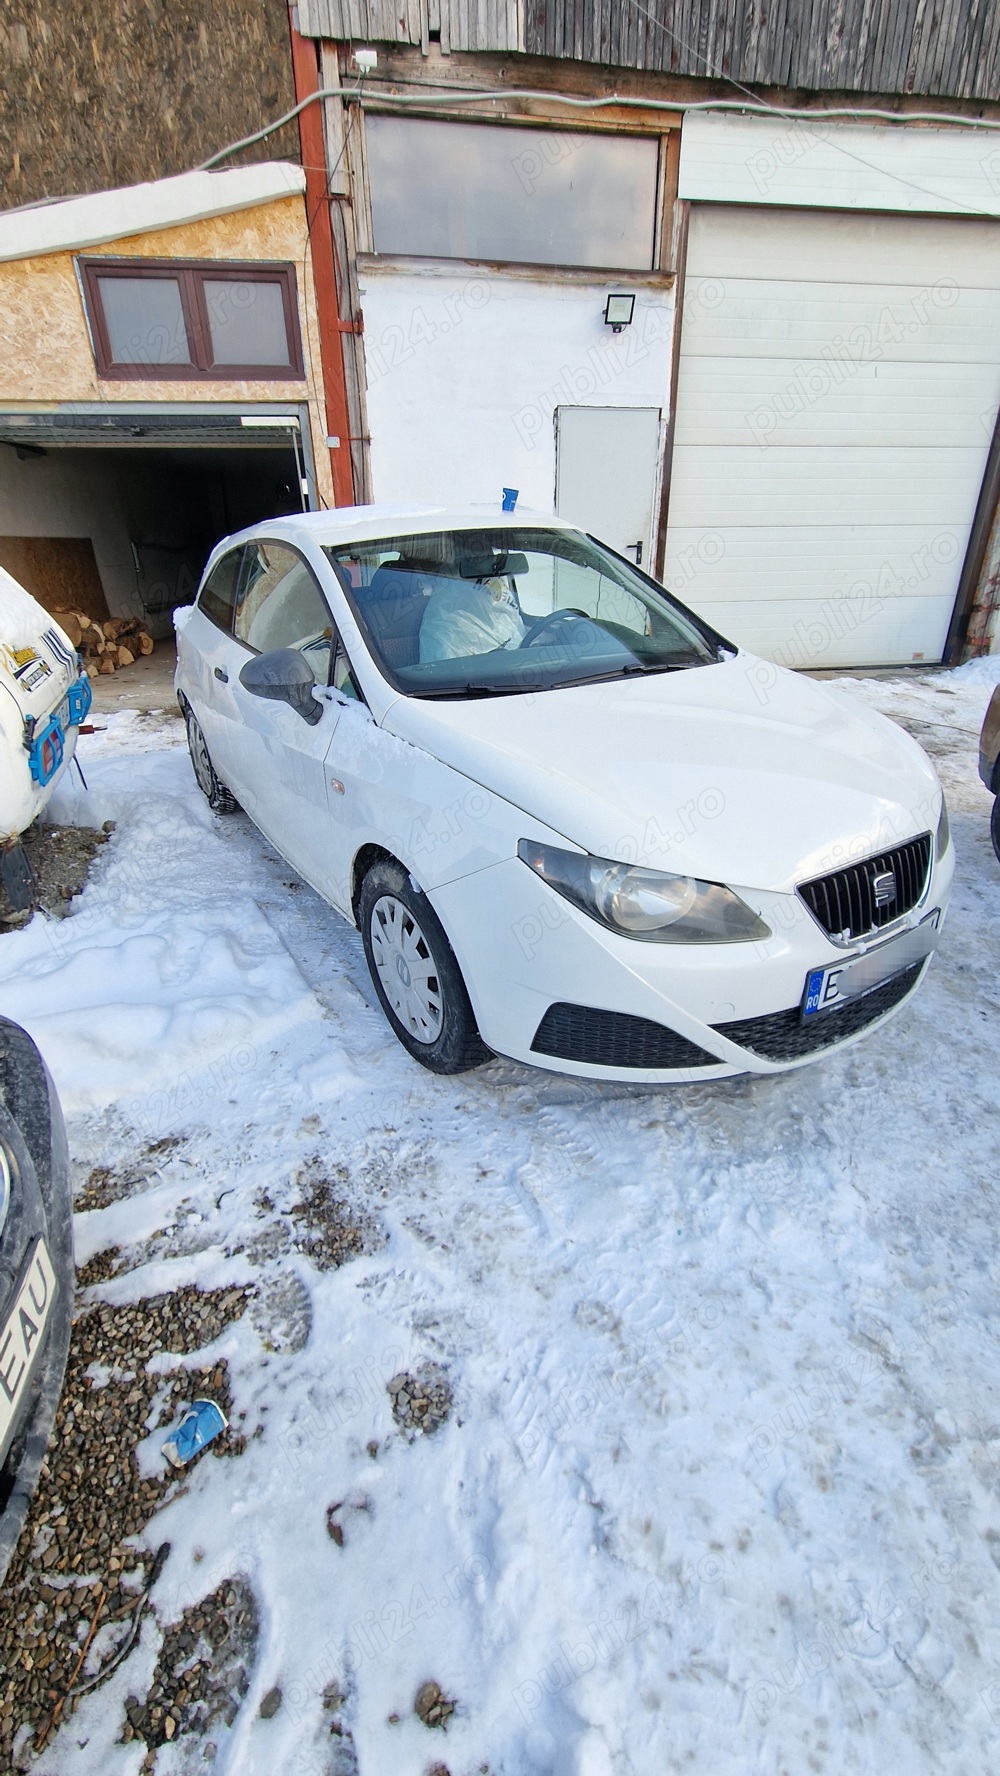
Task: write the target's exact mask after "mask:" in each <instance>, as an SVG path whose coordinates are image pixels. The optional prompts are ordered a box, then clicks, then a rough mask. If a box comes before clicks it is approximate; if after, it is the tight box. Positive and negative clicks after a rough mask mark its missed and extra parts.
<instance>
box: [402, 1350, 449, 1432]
mask: <svg viewBox="0 0 1000 1776" xmlns="http://www.w3.org/2000/svg"><path fill="white" fill-rule="evenodd" d="M388 1393H389V1398H390V1400H391V1401H392V1416H393V1418H394V1419H395V1420H396V1423H397V1424H398V1425H399V1427H400V1429H401V1430H403V1431H406V1432H407V1433H408V1434H409V1435H410V1437H411V1438H412V1437H414V1436H416V1434H417V1433H418V1432H423V1434H424V1436H425V1437H430V1436H432V1435H433V1433H434V1432H435V1431H436V1430H439V1429H440V1427H441V1425H443V1424H444V1423H445V1420H446V1419H447V1418H448V1416H449V1414H450V1412H451V1386H450V1383H449V1381H448V1377H447V1375H446V1374H445V1371H444V1370H443V1369H440V1368H439V1367H438V1365H437V1364H436V1363H421V1364H420V1365H419V1367H418V1368H417V1369H416V1370H414V1371H413V1373H412V1374H411V1373H408V1372H407V1371H406V1370H400V1372H399V1374H398V1375H394V1376H393V1378H392V1380H391V1381H390V1382H389V1385H388Z"/></svg>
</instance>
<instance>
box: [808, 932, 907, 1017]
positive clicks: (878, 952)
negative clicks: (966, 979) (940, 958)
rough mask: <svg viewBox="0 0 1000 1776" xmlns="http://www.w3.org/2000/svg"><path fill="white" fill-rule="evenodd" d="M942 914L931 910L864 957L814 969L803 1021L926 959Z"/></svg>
mask: <svg viewBox="0 0 1000 1776" xmlns="http://www.w3.org/2000/svg"><path fill="white" fill-rule="evenodd" d="M940 916H941V915H940V913H939V912H938V911H937V910H935V911H934V912H933V913H929V914H928V916H927V918H926V919H924V920H922V921H921V923H920V924H919V925H918V926H917V927H916V929H915V930H912V931H903V932H901V933H900V935H899V936H898V937H892V938H890V939H889V941H888V943H884V944H879V946H878V948H877V949H874V950H868V951H867V953H866V954H865V955H863V956H854V957H849V958H848V959H847V960H846V961H844V962H833V963H831V964H830V965H829V966H828V967H827V968H814V969H813V970H812V972H811V973H810V974H807V975H806V986H805V992H804V994H803V997H802V1021H803V1023H805V1022H806V1021H807V1020H808V1019H810V1018H814V1017H825V1016H826V1015H827V1013H828V1012H833V1011H841V1010H842V1009H843V1007H844V1006H845V1005H849V1004H850V1002H851V1000H852V999H863V998H864V996H865V994H866V993H874V991H875V989H876V987H883V986H884V985H885V983H886V981H890V980H893V979H894V978H895V976H896V975H897V974H905V973H906V970H907V969H908V968H913V967H914V966H915V964H916V963H918V962H923V961H924V960H925V959H926V958H927V957H928V956H929V955H930V954H931V952H932V951H933V950H934V948H935V947H936V945H937V940H938V936H939V932H938V922H939V920H940Z"/></svg>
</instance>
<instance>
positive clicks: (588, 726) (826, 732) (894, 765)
mask: <svg viewBox="0 0 1000 1776" xmlns="http://www.w3.org/2000/svg"><path fill="white" fill-rule="evenodd" d="M384 726H385V727H387V728H389V729H390V730H391V731H392V732H393V733H395V734H398V735H399V736H400V737H401V738H403V739H405V740H409V741H411V742H412V743H413V744H414V745H416V746H419V747H422V748H423V749H424V750H425V751H426V752H429V753H432V754H433V755H434V756H435V757H436V758H439V759H441V760H442V761H443V762H444V763H446V764H448V765H450V766H451V767H452V768H453V769H454V770H456V771H460V772H462V773H463V774H464V775H465V776H466V777H470V778H472V779H473V780H474V781H475V782H477V783H479V784H481V785H482V786H483V787H484V788H485V789H488V790H490V791H492V792H493V793H494V794H496V795H498V796H502V797H503V798H504V800H505V801H507V802H510V803H512V804H513V805H514V806H515V807H519V808H521V809H523V810H524V812H525V815H526V816H529V815H534V816H535V817H536V819H537V820H539V821H543V822H544V823H545V825H546V826H547V827H549V828H550V829H551V830H552V831H554V832H558V833H562V834H564V835H565V837H566V838H567V839H568V840H570V841H571V842H572V843H574V844H576V845H579V846H580V847H582V848H583V849H584V850H586V851H589V852H591V853H593V854H594V855H596V856H600V857H611V858H615V859H617V860H618V861H621V862H625V863H634V862H640V863H646V864H648V865H649V866H650V867H652V868H655V869H667V870H675V871H678V872H679V873H682V874H690V875H694V876H700V877H701V878H703V879H704V880H707V881H721V882H728V883H730V884H732V885H733V886H736V887H740V886H742V887H748V888H749V887H756V888H760V889H765V890H777V891H787V890H788V889H790V888H792V887H794V885H795V884H796V882H801V881H807V880H808V879H809V878H810V877H811V876H816V875H822V874H823V873H824V872H826V871H828V870H831V869H835V868H837V867H838V865H839V864H841V863H843V862H845V861H847V860H848V859H850V858H859V857H863V856H865V855H868V854H870V853H872V852H873V851H877V850H881V849H886V848H888V847H889V846H891V845H896V844H899V843H901V842H902V841H904V840H906V839H909V838H913V837H915V836H916V835H917V834H918V833H922V832H927V831H928V830H933V828H934V826H935V825H936V822H937V817H938V811H939V805H940V803H939V796H940V791H939V788H938V783H937V777H936V775H935V772H934V769H933V767H932V765H931V763H930V761H929V759H928V758H927V756H926V754H925V753H924V752H923V750H922V749H921V747H919V746H918V745H917V743H916V741H915V740H912V739H911V738H910V736H909V735H908V734H905V733H904V732H903V730H902V729H901V728H898V727H897V726H896V725H895V723H893V722H890V721H888V720H887V719H886V717H884V716H881V715H879V714H877V713H876V712H875V711H874V710H870V709H868V708H866V707H865V706H864V705H862V704H861V703H860V702H858V703H855V702H853V701H852V700H851V699H850V698H849V696H848V695H846V694H845V693H844V692H842V691H838V690H835V689H833V688H831V687H829V686H827V685H826V684H820V683H817V682H816V681H814V680H811V679H807V678H801V677H799V676H798V675H797V674H795V673H793V672H789V671H786V670H784V669H782V668H780V667H774V666H771V665H770V664H769V663H767V662H765V661H761V660H757V659H756V658H755V657H754V656H752V655H748V654H742V653H741V654H739V655H737V656H736V657H735V658H731V659H727V660H725V661H723V662H720V663H719V664H717V665H711V666H702V667H695V668H692V669H690V670H688V671H681V672H671V673H666V674H657V675H651V676H649V677H646V678H641V679H631V680H628V681H625V682H621V683H619V682H615V681H612V682H609V683H605V684H592V685H579V686H572V687H566V688H564V689H561V690H553V691H542V692H535V693H532V694H529V695H525V696H510V697H492V698H481V699H470V700H465V701H433V700H427V699H417V698H410V697H406V698H400V699H399V700H398V701H397V702H395V703H394V704H392V705H391V707H390V709H389V710H388V711H387V713H386V716H385V717H384ZM524 836H525V837H526V838H530V837H532V836H533V835H532V831H531V826H530V822H528V821H526V825H525V835H524Z"/></svg>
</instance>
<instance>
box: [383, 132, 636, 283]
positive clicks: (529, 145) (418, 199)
mask: <svg viewBox="0 0 1000 1776" xmlns="http://www.w3.org/2000/svg"><path fill="white" fill-rule="evenodd" d="M365 129H366V138H367V146H368V169H369V180H370V186H371V202H372V224H373V230H374V236H375V250H376V252H378V253H410V254H416V255H421V256H424V257H427V258H431V259H493V260H497V259H504V260H511V261H513V262H515V263H518V262H520V263H522V264H530V265H592V266H606V267H608V268H609V269H618V270H634V271H648V270H649V269H650V268H651V266H652V263H653V231H654V219H655V213H656V179H657V164H658V153H659V150H658V145H657V142H656V141H654V140H653V139H652V138H649V137H638V136H605V135H596V134H595V135H590V134H588V135H584V134H582V133H575V134H574V133H572V132H567V131H562V130H534V129H519V128H506V127H504V126H503V125H500V124H474V123H445V122H438V121H436V120H434V119H432V118H420V117H385V116H381V115H379V114H377V113H376V114H369V115H368V117H367V118H366V120H365Z"/></svg>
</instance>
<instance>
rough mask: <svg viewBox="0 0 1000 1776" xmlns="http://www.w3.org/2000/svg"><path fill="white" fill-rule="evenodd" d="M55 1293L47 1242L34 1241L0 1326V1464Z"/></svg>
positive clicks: (33, 1366)
mask: <svg viewBox="0 0 1000 1776" xmlns="http://www.w3.org/2000/svg"><path fill="white" fill-rule="evenodd" d="M55 1294H56V1273H55V1271H54V1270H53V1268H52V1260H51V1258H50V1257H49V1254H48V1248H47V1247H46V1244H45V1241H44V1240H43V1239H39V1240H36V1241H35V1244H34V1246H33V1247H32V1250H31V1254H30V1256H29V1258H28V1262H27V1265H26V1267H25V1269H24V1271H23V1272H22V1274H21V1281H20V1283H19V1284H18V1288H17V1293H16V1295H15V1297H14V1304H13V1306H12V1307H11V1309H10V1312H9V1313H8V1314H7V1316H6V1318H5V1319H4V1321H3V1324H2V1325H0V1461H3V1459H4V1458H5V1457H6V1454H7V1445H8V1443H9V1442H10V1439H11V1436H12V1435H13V1431H14V1426H15V1424H16V1422H17V1417H18V1414H19V1412H20V1410H21V1405H22V1403H23V1401H24V1397H25V1395H26V1393H27V1391H28V1388H29V1386H30V1384H31V1377H32V1374H33V1373H34V1369H35V1364H36V1363H37V1361H38V1356H39V1352H40V1351H41V1349H42V1347H43V1345H44V1343H45V1329H46V1327H47V1325H48V1323H49V1316H50V1314H51V1312H52V1303H53V1301H54V1300H55Z"/></svg>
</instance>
